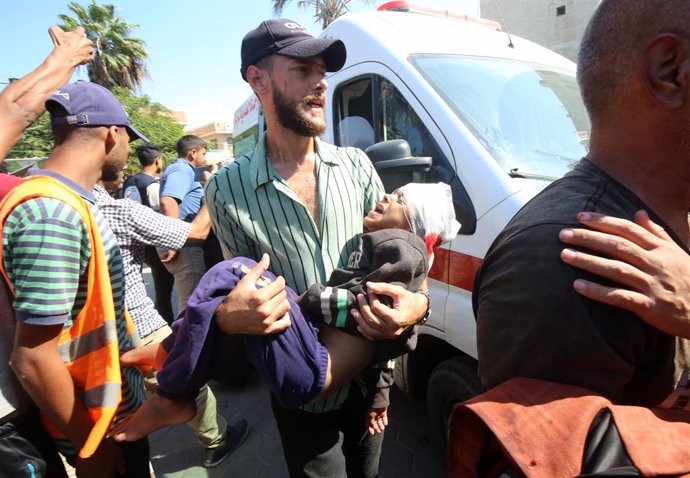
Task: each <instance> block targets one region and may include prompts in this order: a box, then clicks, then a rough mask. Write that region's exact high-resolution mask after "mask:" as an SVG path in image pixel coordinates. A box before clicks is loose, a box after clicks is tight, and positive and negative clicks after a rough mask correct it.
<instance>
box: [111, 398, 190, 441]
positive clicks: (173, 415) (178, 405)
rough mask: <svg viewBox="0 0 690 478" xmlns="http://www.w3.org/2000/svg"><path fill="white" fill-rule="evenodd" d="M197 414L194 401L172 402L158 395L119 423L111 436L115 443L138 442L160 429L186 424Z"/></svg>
mask: <svg viewBox="0 0 690 478" xmlns="http://www.w3.org/2000/svg"><path fill="white" fill-rule="evenodd" d="M195 413H196V405H195V404H194V400H171V399H169V398H164V397H161V396H160V395H158V394H157V393H156V394H154V395H153V396H152V397H151V398H149V399H148V400H146V401H145V402H144V404H143V405H142V406H141V407H139V410H137V411H136V412H134V413H133V414H132V415H131V416H129V417H127V418H126V419H124V420H122V421H121V422H118V423H117V424H116V425H115V427H114V428H113V431H112V432H111V434H110V436H111V437H112V438H113V440H115V441H136V440H139V439H141V438H144V437H145V436H147V435H149V434H150V433H153V432H155V431H156V430H158V429H160V428H163V427H168V426H172V425H179V424H180V423H185V422H187V421H189V420H191V419H192V417H194V414H195Z"/></svg>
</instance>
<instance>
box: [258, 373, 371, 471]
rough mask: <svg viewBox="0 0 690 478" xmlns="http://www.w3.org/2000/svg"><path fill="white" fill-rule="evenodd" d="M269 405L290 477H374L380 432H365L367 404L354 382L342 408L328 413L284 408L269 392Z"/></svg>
mask: <svg viewBox="0 0 690 478" xmlns="http://www.w3.org/2000/svg"><path fill="white" fill-rule="evenodd" d="M271 404H272V408H273V415H274V417H275V419H276V423H277V425H278V432H279V433H280V440H281V443H282V445H283V454H284V455H285V461H286V462H287V466H288V471H289V473H290V477H291V478H302V477H309V478H323V477H329V478H346V477H347V478H375V477H376V476H378V471H379V462H380V460H381V445H382V444H383V433H381V434H378V435H374V436H369V434H368V433H367V428H366V426H365V416H366V412H367V411H368V405H367V402H365V400H364V398H363V397H362V396H361V393H360V390H359V387H357V385H355V384H354V383H353V384H352V385H351V389H350V395H349V396H348V399H347V401H346V402H345V404H344V406H343V408H342V409H340V410H334V411H331V412H326V413H310V412H305V411H303V410H288V409H285V408H282V407H281V406H280V404H279V403H278V401H277V400H276V399H275V398H274V397H273V395H271Z"/></svg>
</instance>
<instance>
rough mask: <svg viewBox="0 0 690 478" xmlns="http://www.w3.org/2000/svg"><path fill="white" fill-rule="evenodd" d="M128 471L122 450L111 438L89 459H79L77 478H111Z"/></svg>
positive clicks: (102, 443) (103, 442)
mask: <svg viewBox="0 0 690 478" xmlns="http://www.w3.org/2000/svg"><path fill="white" fill-rule="evenodd" d="M126 471H127V470H126V462H125V457H124V455H123V454H122V450H120V448H119V447H118V446H117V445H116V444H115V442H114V441H112V440H111V439H109V438H104V439H103V441H102V442H101V444H100V446H99V447H98V449H97V450H96V453H94V454H93V455H91V456H90V457H89V458H77V478H94V477H98V478H111V477H114V476H116V475H122V474H124V473H125V472H126Z"/></svg>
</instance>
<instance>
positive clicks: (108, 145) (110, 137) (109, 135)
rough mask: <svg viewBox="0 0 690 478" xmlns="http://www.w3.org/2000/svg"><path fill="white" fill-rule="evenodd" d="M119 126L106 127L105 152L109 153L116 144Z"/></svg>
mask: <svg viewBox="0 0 690 478" xmlns="http://www.w3.org/2000/svg"><path fill="white" fill-rule="evenodd" d="M118 128H119V126H108V130H107V131H106V134H105V152H106V153H110V152H111V151H112V150H113V149H114V148H115V147H116V146H117V144H118V138H119V131H118Z"/></svg>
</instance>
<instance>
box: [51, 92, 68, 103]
mask: <svg viewBox="0 0 690 478" xmlns="http://www.w3.org/2000/svg"><path fill="white" fill-rule="evenodd" d="M53 94H54V95H55V96H62V97H63V98H64V99H66V100H67V101H69V93H61V92H60V90H55V93H53Z"/></svg>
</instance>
